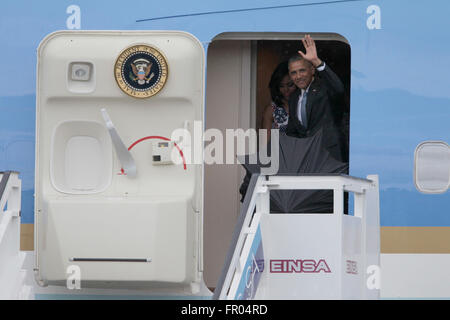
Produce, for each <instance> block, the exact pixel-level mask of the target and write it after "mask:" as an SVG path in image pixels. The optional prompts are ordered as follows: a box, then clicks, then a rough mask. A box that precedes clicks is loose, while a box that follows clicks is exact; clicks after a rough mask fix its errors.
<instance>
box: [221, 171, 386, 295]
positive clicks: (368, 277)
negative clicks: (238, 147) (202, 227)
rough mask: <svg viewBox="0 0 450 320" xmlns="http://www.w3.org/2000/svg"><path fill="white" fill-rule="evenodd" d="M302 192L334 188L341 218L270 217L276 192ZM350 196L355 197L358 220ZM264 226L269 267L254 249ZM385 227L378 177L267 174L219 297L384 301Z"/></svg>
mask: <svg viewBox="0 0 450 320" xmlns="http://www.w3.org/2000/svg"><path fill="white" fill-rule="evenodd" d="M266 178H267V180H266ZM294 189H307V190H311V189H318V190H324V189H331V190H333V192H334V209H333V214H325V213H320V214H312V213H304V214H303V213H302V214H297V213H296V214H289V213H288V214H270V194H269V192H270V190H294ZM344 192H352V193H354V201H355V204H354V214H353V215H344ZM255 208H256V211H255ZM253 212H255V213H254V214H253ZM259 227H260V228H261V238H262V240H261V243H262V248H263V252H264V253H263V256H264V257H263V260H264V262H263V264H261V262H260V260H261V257H257V253H256V250H254V249H252V248H256V247H257V246H258V244H256V245H255V241H256V240H255V234H257V230H258V228H259ZM379 228H380V225H379V199H378V177H377V176H368V179H367V180H365V179H357V178H352V177H348V176H268V177H264V176H260V177H259V178H258V180H257V182H256V186H255V188H254V192H253V194H252V196H251V200H250V204H249V206H248V207H247V213H246V217H245V219H244V220H243V224H242V230H241V232H240V234H239V237H238V239H237V244H236V247H235V248H234V254H233V256H232V258H231V260H230V265H229V268H228V270H226V272H227V273H226V277H225V278H224V281H223V286H221V287H220V289H221V293H220V294H219V295H217V297H218V298H219V299H248V298H250V299H253V298H255V299H378V298H379V297H380V291H379V289H380V288H379V280H380V279H379V278H377V277H378V275H379V269H380V263H379V255H380V234H379V230H380V229H379ZM256 238H257V237H256ZM261 266H263V268H261ZM261 269H262V270H261ZM255 273H261V274H260V279H258V275H255ZM255 279H257V280H255ZM256 281H257V282H258V283H256ZM372 282H373V283H372Z"/></svg>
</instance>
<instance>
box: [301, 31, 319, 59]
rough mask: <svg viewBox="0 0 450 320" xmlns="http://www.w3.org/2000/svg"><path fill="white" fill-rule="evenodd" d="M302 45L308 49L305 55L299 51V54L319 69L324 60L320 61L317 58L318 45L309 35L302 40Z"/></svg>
mask: <svg viewBox="0 0 450 320" xmlns="http://www.w3.org/2000/svg"><path fill="white" fill-rule="evenodd" d="M302 43H303V46H304V47H305V49H306V53H303V52H302V51H298V53H299V54H300V55H301V56H302V57H303V59H305V60H308V61H309V62H311V63H312V64H313V66H314V67H318V66H319V65H320V64H321V63H322V60H320V59H319V57H318V56H317V49H316V43H315V42H314V40H313V39H312V38H311V36H310V35H309V34H307V35H306V36H305V37H304V38H303V39H302Z"/></svg>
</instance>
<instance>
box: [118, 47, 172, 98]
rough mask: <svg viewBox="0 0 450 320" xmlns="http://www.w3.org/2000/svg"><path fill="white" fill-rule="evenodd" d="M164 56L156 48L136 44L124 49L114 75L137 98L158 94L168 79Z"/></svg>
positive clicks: (124, 89) (121, 86) (120, 85)
mask: <svg viewBox="0 0 450 320" xmlns="http://www.w3.org/2000/svg"><path fill="white" fill-rule="evenodd" d="M167 75H168V68H167V62H166V59H165V58H164V56H163V55H162V54H161V53H160V52H159V51H158V50H156V49H155V48H152V47H150V46H147V45H136V46H133V47H130V48H127V49H125V50H123V51H122V52H121V53H120V55H119V57H118V58H117V60H116V64H115V66H114V77H115V78H116V82H117V84H118V85H119V87H120V89H122V91H123V92H125V93H126V94H128V95H129V96H132V97H135V98H148V97H151V96H153V95H155V94H157V93H158V92H159V91H160V90H161V89H162V88H163V87H164V84H165V83H166V81H167Z"/></svg>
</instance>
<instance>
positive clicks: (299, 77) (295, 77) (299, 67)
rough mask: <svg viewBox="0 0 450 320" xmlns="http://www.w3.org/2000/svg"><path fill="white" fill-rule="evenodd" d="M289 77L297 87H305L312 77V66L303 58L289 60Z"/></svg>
mask: <svg viewBox="0 0 450 320" xmlns="http://www.w3.org/2000/svg"><path fill="white" fill-rule="evenodd" d="M289 77H290V78H291V80H292V81H293V82H294V83H295V85H296V86H297V87H298V88H300V89H306V88H308V86H309V84H310V83H311V81H312V79H313V77H314V67H313V66H312V65H311V64H309V63H308V62H307V61H305V60H299V61H294V62H291V63H290V64H289Z"/></svg>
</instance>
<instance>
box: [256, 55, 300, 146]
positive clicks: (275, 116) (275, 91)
mask: <svg viewBox="0 0 450 320" xmlns="http://www.w3.org/2000/svg"><path fill="white" fill-rule="evenodd" d="M269 89H270V95H271V98H272V102H271V104H270V105H268V106H267V107H266V108H265V109H264V113H263V126H262V127H263V129H266V130H267V139H270V129H278V130H280V133H282V134H283V133H286V129H287V124H288V119H289V97H290V95H291V94H292V93H293V92H294V91H295V85H294V83H293V82H292V80H291V79H290V78H289V70H288V63H287V61H285V62H281V63H280V64H279V65H278V66H277V67H276V68H275V70H274V72H273V73H272V76H271V78H270V82H269Z"/></svg>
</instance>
